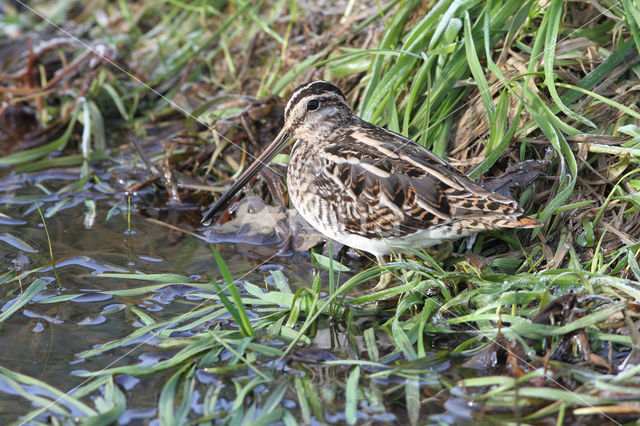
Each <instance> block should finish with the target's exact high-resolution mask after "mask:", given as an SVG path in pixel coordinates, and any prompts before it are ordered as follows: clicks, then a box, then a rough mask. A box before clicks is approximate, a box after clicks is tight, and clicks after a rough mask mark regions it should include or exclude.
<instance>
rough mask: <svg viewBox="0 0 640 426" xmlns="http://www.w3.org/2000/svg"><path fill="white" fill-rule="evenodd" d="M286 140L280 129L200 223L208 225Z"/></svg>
mask: <svg viewBox="0 0 640 426" xmlns="http://www.w3.org/2000/svg"><path fill="white" fill-rule="evenodd" d="M287 139H288V135H287V132H286V131H285V129H282V130H281V131H280V133H278V136H276V137H275V139H274V140H273V142H271V143H270V144H269V146H268V147H267V148H266V149H265V150H264V152H263V153H262V154H260V156H259V157H258V158H257V159H256V161H254V162H253V164H251V165H250V166H249V167H248V168H247V170H245V171H244V173H242V174H241V175H240V177H239V178H238V179H237V180H236V182H235V183H234V184H233V185H232V186H231V188H229V189H228V190H227V192H225V193H224V194H222V196H221V197H220V198H218V200H217V201H216V202H215V203H213V205H212V206H211V208H209V210H207V211H206V213H205V214H204V215H202V223H203V224H204V225H208V224H209V223H210V222H211V218H212V217H213V215H215V214H216V212H217V211H218V210H220V209H221V208H223V207H224V206H225V205H226V204H227V203H228V202H229V200H231V198H232V197H233V196H234V195H235V194H236V192H238V191H239V190H240V189H241V188H242V187H243V186H245V185H246V184H247V182H249V181H250V180H251V178H252V177H254V176H255V175H256V174H257V173H258V172H259V171H260V170H262V168H263V167H264V166H266V165H267V164H269V162H270V161H271V160H272V159H273V157H275V156H276V154H278V152H280V150H281V149H282V147H284V145H285V144H286V142H287Z"/></svg>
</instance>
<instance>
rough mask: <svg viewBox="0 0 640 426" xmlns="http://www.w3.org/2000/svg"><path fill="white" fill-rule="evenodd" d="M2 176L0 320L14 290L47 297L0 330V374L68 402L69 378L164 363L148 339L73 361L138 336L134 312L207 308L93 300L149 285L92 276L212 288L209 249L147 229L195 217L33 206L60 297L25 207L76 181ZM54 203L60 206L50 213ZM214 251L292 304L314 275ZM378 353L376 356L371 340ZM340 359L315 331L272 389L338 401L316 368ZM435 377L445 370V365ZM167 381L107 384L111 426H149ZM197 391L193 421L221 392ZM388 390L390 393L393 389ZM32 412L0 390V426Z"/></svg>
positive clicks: (103, 202)
mask: <svg viewBox="0 0 640 426" xmlns="http://www.w3.org/2000/svg"><path fill="white" fill-rule="evenodd" d="M3 175H4V176H2V182H0V188H2V189H1V190H0V191H1V192H0V208H1V213H3V216H0V274H4V275H2V277H1V278H0V308H1V311H0V313H1V312H4V311H6V310H7V309H9V308H10V307H11V306H12V304H13V303H15V301H16V300H17V299H18V297H19V296H20V294H21V283H22V286H23V288H22V290H24V289H25V288H26V287H28V286H29V285H30V284H31V283H32V282H33V281H34V279H35V278H41V279H43V280H44V281H46V282H47V285H46V287H45V289H44V290H43V291H42V292H41V293H40V294H39V295H38V296H37V297H36V298H35V299H34V301H32V302H30V303H28V304H27V305H26V306H24V307H23V308H21V309H20V310H18V311H17V312H15V313H14V314H13V315H12V316H11V317H9V318H8V319H7V320H5V321H4V322H1V323H0V336H2V338H0V366H2V367H4V368H7V369H9V370H11V371H13V372H17V373H21V374H25V375H27V376H30V377H33V378H35V379H38V380H40V381H42V382H44V383H47V384H49V385H51V386H53V387H55V388H57V389H58V390H61V391H64V392H70V391H72V390H73V389H74V387H76V386H79V385H82V384H84V383H86V382H85V379H84V378H82V377H78V376H77V375H76V373H81V372H87V371H99V370H101V369H103V368H107V367H116V366H123V365H140V364H143V365H149V364H153V363H155V362H157V361H158V360H161V359H166V356H165V355H163V350H162V348H159V347H155V346H154V343H155V342H154V340H153V339H151V340H149V337H151V336H145V337H143V338H140V339H137V340H134V341H133V342H130V343H128V344H126V345H124V346H122V347H118V348H116V349H114V350H110V351H107V352H105V353H103V354H100V355H98V356H94V357H90V358H86V359H84V358H79V357H78V354H79V353H82V352H83V351H87V350H89V349H91V348H94V347H97V346H99V345H101V344H103V343H105V342H108V341H111V340H114V339H119V338H123V337H125V336H128V335H129V334H130V333H132V332H133V331H135V330H136V329H137V328H139V327H140V326H141V323H140V321H139V317H138V316H136V315H134V313H132V311H131V309H132V308H137V309H139V310H141V311H142V312H143V313H146V314H148V315H149V316H151V317H152V318H153V319H154V320H156V321H163V320H167V319H171V318H174V317H176V316H177V315H179V314H182V313H185V312H188V311H190V310H192V309H194V308H197V307H199V306H202V305H203V304H206V303H207V302H206V301H204V300H203V299H202V298H200V297H195V296H189V295H188V293H191V292H198V290H197V289H193V288H191V287H188V286H181V285H172V286H168V287H165V288H162V289H160V290H156V291H153V292H151V291H150V292H145V293H144V294H143V295H139V296H115V295H109V294H105V293H104V291H112V290H125V289H132V288H137V287H142V286H146V285H150V284H153V282H148V281H137V280H125V279H117V278H105V277H99V276H98V275H99V274H101V273H109V272H125V273H147V274H161V273H173V274H180V275H184V276H187V277H189V278H190V279H192V280H193V281H195V282H202V283H207V282H209V279H212V278H213V279H220V273H219V271H218V269H217V267H216V266H215V262H214V258H213V255H212V253H211V249H210V244H208V243H207V242H205V241H203V240H201V239H200V238H196V237H194V236H191V235H188V234H185V233H182V232H179V231H176V230H173V229H170V228H168V227H164V226H161V225H159V224H157V223H154V222H152V221H150V220H149V218H153V219H158V220H160V221H162V222H166V223H172V224H174V225H176V226H180V227H184V228H188V227H189V226H190V225H189V222H190V223H192V224H193V223H195V221H194V220H192V219H193V217H194V216H197V215H198V213H197V212H195V213H194V210H193V209H189V208H187V207H182V208H169V207H167V206H166V204H165V203H163V202H162V201H161V200H157V199H155V198H154V195H153V193H152V192H150V191H148V192H146V193H144V192H143V193H140V194H136V196H135V197H133V198H132V202H131V204H129V201H128V199H127V198H126V197H125V196H124V195H123V193H122V192H118V191H114V192H112V193H105V192H104V191H102V190H100V188H99V185H96V184H95V183H90V182H89V183H87V184H86V185H85V186H84V187H83V189H82V190H81V191H79V192H78V193H75V194H73V195H49V196H47V197H44V198H42V197H40V198H39V199H38V203H39V205H40V206H41V209H42V212H43V213H44V214H45V215H47V216H48V217H47V218H46V224H47V228H48V231H49V235H50V237H51V241H52V249H53V255H54V258H55V259H56V265H57V266H56V271H57V274H58V276H59V278H60V283H61V287H59V286H58V283H57V282H56V280H55V274H54V271H53V270H52V269H51V267H50V266H49V265H50V258H49V246H48V242H47V237H46V234H45V231H44V228H43V226H42V220H41V218H40V215H39V214H38V212H37V210H36V207H35V202H34V200H33V198H34V195H36V194H41V193H42V188H43V187H45V186H46V187H47V188H49V189H50V190H52V191H53V190H55V189H57V188H60V187H63V186H64V185H65V184H68V183H69V182H70V181H72V180H73V179H74V177H75V178H77V177H78V174H77V170H66V171H60V172H47V173H41V174H35V175H33V176H30V177H29V179H28V180H27V179H25V176H20V175H16V174H14V173H11V172H9V171H6V170H5V172H4V173H3ZM102 177H103V180H104V181H106V179H107V178H109V176H107V174H105V175H103V176H102ZM37 185H40V186H39V187H38V186H37ZM62 200H64V201H65V203H64V205H62V206H61V207H60V203H61V201H62ZM86 200H92V202H94V203H95V208H93V207H92V206H91V203H89V204H87V203H85V201H86ZM129 206H131V207H129ZM129 208H131V213H130V214H129ZM193 230H194V231H195V232H199V231H198V230H197V229H193ZM216 248H217V250H218V251H219V252H220V253H221V254H222V256H223V258H224V260H225V262H226V264H227V266H228V268H229V270H230V272H231V274H232V276H233V277H234V278H236V279H238V280H247V281H249V282H251V283H254V284H257V285H264V283H265V280H266V281H267V282H268V283H269V284H271V285H273V279H272V277H271V276H270V271H273V270H280V271H282V272H283V274H284V276H285V277H286V278H287V280H288V284H289V287H290V288H291V290H292V291H293V292H295V291H296V289H298V288H300V287H310V286H311V283H312V282H313V278H314V274H315V273H317V272H318V270H317V269H315V268H314V265H312V263H311V260H310V255H309V252H308V251H306V252H295V251H292V250H286V249H283V245H282V243H281V242H280V243H276V244H270V245H263V246H257V245H254V244H249V243H234V242H232V241H231V242H226V243H217V244H216ZM363 265H366V263H363V262H361V261H359V260H357V259H353V260H352V261H351V264H350V266H351V267H352V268H354V269H355V270H358V268H361V267H362V266H363ZM36 269H38V271H34V272H32V273H31V274H26V275H25V276H24V277H23V278H22V279H21V280H12V278H14V277H16V276H18V275H20V274H24V273H25V272H26V271H31V270H36ZM322 274H323V276H322V280H323V282H325V283H326V282H328V278H327V276H326V272H323V273H322ZM349 277H350V275H349V273H343V274H342V275H341V280H340V281H344V280H346V279H348V278H349ZM65 295H76V296H75V297H74V298H73V299H72V300H65V301H59V302H55V303H42V302H43V301H44V300H46V299H47V298H50V297H53V296H65ZM250 314H252V313H250ZM364 321H367V319H364ZM381 338H384V335H383V336H381ZM266 343H269V342H266ZM449 343H450V342H449ZM271 344H273V345H276V346H280V347H281V348H282V345H283V344H284V343H283V342H281V341H273V342H271ZM380 346H381V347H384V343H383V341H382V340H381V341H380ZM444 346H449V345H448V344H445V345H444ZM349 348H350V346H349V344H348V342H347V334H346V332H345V330H344V329H342V330H341V329H340V327H337V328H333V327H329V326H328V325H325V328H321V329H320V330H319V331H318V333H317V336H316V337H315V339H314V341H313V344H312V345H311V347H309V348H308V349H305V350H302V351H300V352H297V353H295V354H294V355H292V356H291V357H290V359H289V360H288V361H287V363H286V365H288V367H287V366H286V365H285V364H282V365H281V369H282V372H283V373H284V374H283V375H282V379H283V380H289V379H290V378H291V371H292V370H291V369H292V368H293V369H294V370H300V372H301V373H304V374H309V375H310V376H312V377H314V380H316V381H318V382H319V384H320V389H321V393H322V392H324V393H328V394H331V393H332V392H334V393H335V392H339V394H340V395H342V392H343V391H342V390H339V389H340V386H342V385H339V386H338V387H336V386H337V385H336V383H338V382H341V383H344V380H345V374H346V373H347V372H348V370H345V368H343V367H322V366H320V364H321V363H322V362H323V361H327V360H332V359H339V358H343V359H344V358H351V359H353V358H354V357H357V355H356V354H354V353H352V350H351V349H349ZM443 349H446V348H444V347H443ZM316 358H317V359H316ZM443 362H444V360H443ZM442 365H443V366H447V365H450V364H449V363H448V362H444V364H442ZM285 370H286V371H285ZM173 373H174V371H171V370H170V371H166V372H163V373H162V374H155V375H151V376H146V377H140V378H138V377H132V376H129V375H119V376H117V378H116V383H117V384H118V385H119V386H120V389H121V390H122V391H123V392H124V393H125V395H126V397H127V411H126V412H125V414H124V415H123V416H121V418H120V423H121V424H129V423H130V424H136V423H137V422H138V421H143V422H146V421H148V420H149V419H153V418H156V417H157V415H158V412H157V409H156V407H157V404H158V398H159V393H160V390H161V389H162V387H163V385H164V384H165V383H166V381H167V380H168V379H169V377H170V376H171V374H173ZM237 374H238V378H241V377H242V378H246V374H247V370H246V369H242V370H239V371H238V373H237ZM336 377H338V378H339V379H336ZM233 378H234V377H233V375H231V376H229V375H227V376H226V377H225V379H224V383H225V385H224V386H226V388H225V391H223V392H222V393H221V399H220V402H219V404H220V409H222V410H228V409H229V408H230V407H229V406H230V404H231V403H232V402H233V398H234V395H235V391H234V390H233V386H232V384H231V383H232V382H231V381H232V379H233ZM197 379H198V383H199V385H198V386H197V390H196V396H195V397H194V401H193V405H192V413H195V418H197V415H198V413H200V414H201V412H202V410H201V407H199V404H201V402H200V399H201V397H202V395H203V394H204V393H205V392H206V389H207V388H208V387H210V386H212V385H215V386H220V383H221V382H220V381H219V379H218V378H216V376H215V375H212V374H207V373H204V372H202V371H199V372H198V373H197ZM336 380H337V381H336ZM380 383H382V384H385V383H386V382H384V381H381V382H380ZM276 384H277V383H274V386H275V385H276ZM387 384H388V385H389V386H398V384H397V383H395V384H394V383H387ZM323 385H326V389H323ZM24 389H26V390H27V391H28V392H30V393H34V394H39V395H43V396H46V397H50V395H49V394H48V392H47V391H45V390H43V389H41V388H40V387H38V386H30V387H29V386H27V387H25V388H24ZM271 390H273V389H272V387H270V386H263V385H261V387H260V388H256V390H254V392H262V393H264V395H265V397H266V396H268V395H269V393H270V391H271ZM225 398H226V399H225ZM283 401H285V402H286V403H287V404H288V405H290V407H288V408H289V410H290V411H292V412H294V413H295V412H296V410H297V408H296V403H295V402H294V401H291V400H286V399H285V400H283ZM285 402H283V403H285ZM34 408H36V407H34V406H32V405H31V403H30V402H28V401H27V400H26V399H24V398H20V397H16V390H15V389H14V388H12V387H11V386H10V384H9V383H7V382H5V381H2V380H1V379H0V423H2V424H5V423H7V422H11V421H15V420H17V419H19V418H20V417H22V416H24V415H25V414H26V413H29V412H31V411H32V410H34ZM67 408H68V409H69V410H70V412H71V413H73V414H74V415H81V413H78V412H76V411H74V409H73V408H72V407H67ZM343 411H344V408H343V407H342V406H340V405H336V406H335V407H333V409H330V408H328V410H327V416H328V417H327V418H326V419H325V420H326V421H329V422H342V421H344V417H343V414H342V413H343ZM440 411H441V409H440V408H434V410H433V411H432V413H438V412H440ZM47 416H48V414H47V415H42V416H40V417H39V418H38V419H39V420H41V421H46V419H47V418H48V417H47ZM404 416H405V414H404V410H400V412H399V413H397V415H396V414H393V413H390V412H387V413H381V414H375V415H374V416H373V417H370V420H377V421H391V420H394V419H395V420H398V419H402V418H403V417H404ZM190 418H193V416H190Z"/></svg>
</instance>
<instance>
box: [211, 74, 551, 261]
mask: <svg viewBox="0 0 640 426" xmlns="http://www.w3.org/2000/svg"><path fill="white" fill-rule="evenodd" d="M286 134H288V135H289V136H290V137H291V139H293V140H295V141H296V144H295V145H294V147H293V150H292V154H291V160H290V163H289V168H288V171H287V185H288V188H289V194H290V198H291V201H292V203H293V205H294V206H295V207H296V209H297V210H298V211H299V212H300V214H301V215H302V216H303V217H304V218H305V219H306V220H307V221H308V222H309V223H310V224H311V225H313V226H314V227H315V228H317V229H318V230H319V231H320V232H322V233H323V234H324V235H326V236H327V237H329V238H332V239H334V240H337V241H339V242H341V243H343V244H346V245H349V246H351V247H355V248H358V249H360V250H364V251H368V252H370V253H373V254H374V255H376V256H381V255H385V254H389V253H391V252H392V251H395V250H396V249H397V248H402V247H412V248H415V247H428V246H431V245H434V244H437V243H440V242H442V241H443V240H448V239H455V238H459V237H463V236H466V235H470V234H473V233H476V232H480V231H484V230H489V229H497V228H531V227H535V226H538V225H539V223H538V222H537V221H536V220H534V219H530V218H526V217H521V216H522V214H523V211H522V209H521V208H520V207H519V206H518V204H517V203H516V202H515V201H513V200H511V199H509V198H507V197H504V196H502V195H500V194H497V193H494V192H491V191H489V190H487V189H485V188H483V187H482V186H480V185H478V184H477V183H475V182H473V181H472V180H470V179H469V178H468V177H466V176H465V175H464V174H462V173H461V172H459V171H458V170H457V169H455V168H454V167H453V166H451V165H450V164H448V163H447V162H446V161H444V160H443V159H441V158H440V157H438V156H436V155H435V154H433V153H432V152H431V151H429V150H427V149H425V148H423V147H422V146H420V145H418V144H416V143H415V142H413V141H411V140H409V139H407V138H405V137H404V136H401V135H398V134H396V133H393V132H390V131H388V130H385V129H383V128H381V127H378V126H375V125H373V124H371V123H368V122H366V121H364V120H362V119H360V118H359V117H358V116H357V115H356V114H355V113H354V112H353V111H352V110H351V108H350V107H349V105H348V103H347V100H346V98H345V96H344V95H343V94H342V92H341V91H340V89H338V88H337V87H336V86H334V85H333V84H331V83H328V82H325V81H314V82H312V83H308V84H305V85H302V86H300V87H298V88H297V89H296V90H294V92H293V93H292V94H291V97H290V99H289V102H288V103H287V106H286V109H285V125H284V129H283V131H282V132H281V133H280V134H279V135H278V137H276V140H274V142H273V143H272V144H271V145H270V146H269V147H268V148H267V150H266V151H265V153H264V154H263V155H262V156H261V158H260V159H259V160H258V161H257V162H256V163H257V164H256V163H254V165H253V166H252V167H250V168H249V169H247V171H246V172H245V173H244V174H243V176H242V177H241V178H240V179H239V180H238V182H237V183H236V185H234V186H233V187H232V188H231V189H230V190H229V191H228V192H227V193H226V194H225V195H224V196H223V197H221V199H220V200H219V201H218V202H217V203H216V204H215V205H214V206H213V207H212V208H211V209H210V210H209V211H208V212H207V213H205V215H204V219H203V221H206V220H208V219H209V218H210V217H211V216H212V215H213V214H214V213H215V211H216V210H217V209H218V208H220V207H221V206H222V204H223V203H225V202H226V201H228V200H229V198H230V197H231V196H232V195H233V193H235V192H237V190H238V189H240V186H242V185H244V183H246V181H247V180H248V179H249V178H250V177H251V176H253V175H254V174H255V173H256V172H257V171H258V170H259V169H260V167H261V166H262V165H264V163H266V162H268V161H270V159H271V158H272V157H273V155H275V153H277V151H278V150H279V149H280V148H281V147H282V146H284V142H285V140H286ZM261 163H262V164H261Z"/></svg>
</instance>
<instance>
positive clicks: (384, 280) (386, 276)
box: [373, 271, 393, 291]
mask: <svg viewBox="0 0 640 426" xmlns="http://www.w3.org/2000/svg"><path fill="white" fill-rule="evenodd" d="M392 278H393V274H392V273H391V271H386V272H384V273H383V274H382V275H380V281H378V284H377V285H376V286H375V287H374V288H373V291H381V290H384V289H385V288H387V287H388V286H389V283H390V282H391V279H392Z"/></svg>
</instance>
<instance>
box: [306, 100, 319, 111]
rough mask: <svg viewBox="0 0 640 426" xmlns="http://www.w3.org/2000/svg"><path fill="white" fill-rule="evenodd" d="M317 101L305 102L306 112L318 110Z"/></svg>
mask: <svg viewBox="0 0 640 426" xmlns="http://www.w3.org/2000/svg"><path fill="white" fill-rule="evenodd" d="M318 105H319V104H318V101H317V100H315V99H311V100H310V101H309V102H307V111H313V110H315V109H318Z"/></svg>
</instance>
